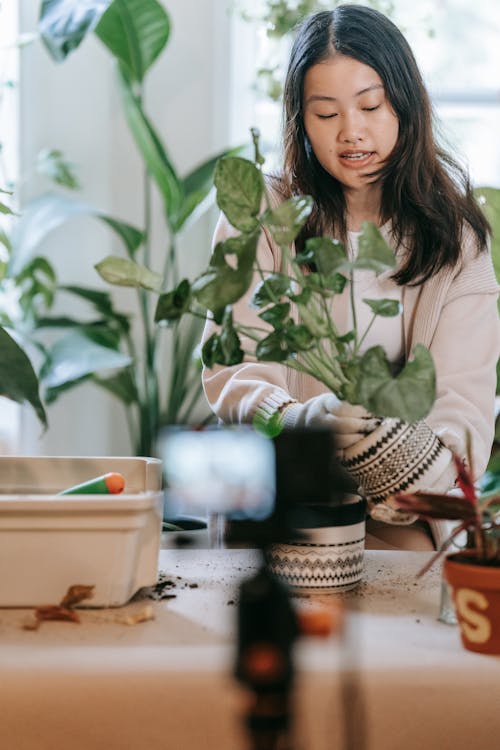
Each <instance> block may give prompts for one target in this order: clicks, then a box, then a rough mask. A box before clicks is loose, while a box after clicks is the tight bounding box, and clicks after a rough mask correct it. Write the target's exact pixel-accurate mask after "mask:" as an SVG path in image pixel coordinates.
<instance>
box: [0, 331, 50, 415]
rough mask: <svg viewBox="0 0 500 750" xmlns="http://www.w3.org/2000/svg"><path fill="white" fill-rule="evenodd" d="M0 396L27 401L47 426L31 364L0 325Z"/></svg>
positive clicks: (21, 401) (19, 401)
mask: <svg viewBox="0 0 500 750" xmlns="http://www.w3.org/2000/svg"><path fill="white" fill-rule="evenodd" d="M0 396H6V397H7V398H10V399H12V400H13V401H17V403H19V404H22V403H24V402H25V401H27V402H28V403H29V404H31V406H32V407H33V409H34V410H35V413H36V415H37V417H38V419H39V420H40V422H41V423H42V424H43V425H44V427H47V416H46V414H45V409H44V408H43V405H42V402H41V401H40V396H39V390H38V379H37V376H36V375H35V371H34V370H33V366H32V364H31V362H30V360H29V359H28V357H27V356H26V353H25V352H24V351H23V350H22V349H21V347H20V346H19V344H18V343H17V342H16V341H14V339H13V338H12V336H10V335H9V334H8V333H7V331H6V330H5V329H4V328H1V327H0Z"/></svg>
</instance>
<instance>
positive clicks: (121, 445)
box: [20, 0, 234, 455]
mask: <svg viewBox="0 0 500 750" xmlns="http://www.w3.org/2000/svg"><path fill="white" fill-rule="evenodd" d="M20 5H21V30H22V31H24V32H27V31H30V30H33V28H34V27H35V25H36V20H37V13H38V7H39V2H35V1H34V0H21V3H20ZM164 5H165V7H166V9H167V11H168V12H169V14H170V16H171V21H172V33H171V38H170V41H169V43H168V46H167V48H166V50H165V51H164V53H163V55H162V56H161V58H160V59H159V60H158V61H157V63H156V64H155V67H154V69H153V70H152V71H151V74H150V76H149V79H148V80H149V83H148V88H147V92H146V108H147V110H148V112H149V114H150V116H151V119H152V120H153V122H154V123H155V126H156V127H157V129H158V130H159V132H160V134H161V136H162V138H163V139H164V142H165V143H166V145H167V148H168V151H169V154H170V156H171V158H172V160H173V161H174V163H175V165H176V166H177V168H178V169H179V171H180V173H181V174H184V173H185V172H186V171H189V169H190V168H192V167H194V166H195V165H196V164H197V163H198V162H199V161H202V160H204V159H205V158H207V157H208V156H209V155H211V154H214V153H216V152H217V151H219V150H221V149H222V148H224V147H226V146H227V145H228V140H229V121H228V116H227V112H228V96H229V91H230V75H231V73H230V68H231V66H230V62H229V61H230V54H229V53H230V34H229V27H230V23H231V19H230V16H229V15H228V13H227V7H228V6H229V5H231V2H230V0H165V1H164ZM21 69H22V72H21V81H22V85H21V139H20V140H21V165H22V169H23V170H24V171H25V172H26V171H28V170H30V169H31V166H32V165H33V163H34V160H35V158H36V154H37V153H38V151H39V150H40V149H41V148H45V147H52V148H60V149H61V150H63V151H64V153H65V154H66V156H67V157H68V158H69V159H70V160H71V161H73V162H75V163H76V164H77V165H78V167H79V174H80V176H81V179H82V182H83V185H84V190H83V193H82V198H83V199H84V200H86V201H88V202H90V203H92V204H94V205H97V206H98V207H100V208H101V209H103V210H105V211H106V212H108V213H110V214H111V215H113V216H117V217H120V218H122V219H124V220H127V221H129V222H131V223H136V224H137V225H139V226H140V225H141V221H142V198H141V182H142V164H141V161H140V159H139V158H138V156H137V154H136V151H135V146H134V144H133V142H132V140H131V137H130V135H129V133H128V131H127V128H126V125H125V124H124V121H123V119H122V114H121V108H120V101H119V96H118V92H117V89H116V87H115V80H114V74H113V66H112V61H111V57H110V55H109V54H108V53H107V51H106V50H105V49H104V48H103V47H102V45H100V43H99V41H98V40H97V39H96V38H94V37H91V38H89V39H87V40H85V42H84V43H83V44H82V46H81V47H80V48H79V49H78V50H77V51H76V52H75V53H73V54H72V55H71V56H70V57H69V58H68V59H67V60H66V61H65V63H63V64H62V65H56V64H55V63H53V62H52V61H51V59H50V58H49V57H48V55H47V53H46V52H45V50H44V49H43V48H42V46H41V44H33V45H31V46H30V47H27V48H26V49H25V50H24V52H23V55H22V64H21ZM233 145H234V144H233ZM41 187H42V185H41V183H40V182H37V181H36V180H31V181H30V182H29V183H26V186H25V188H24V194H23V195H22V198H23V200H26V199H28V198H30V197H32V196H33V195H36V194H37V193H38V192H39V191H40V189H41ZM213 218H214V216H213V214H212V215H211V216H210V217H207V219H206V220H204V221H203V222H201V223H200V225H199V226H197V227H196V228H195V229H194V230H193V231H191V232H189V233H188V234H187V236H186V237H185V239H184V241H183V243H182V245H181V253H182V255H183V256H189V257H190V258H191V261H190V263H188V266H189V265H191V266H193V267H196V266H197V265H198V266H199V265H200V264H201V262H203V259H205V258H206V257H207V254H208V252H209V244H210V235H211V231H212V228H213ZM154 240H155V258H154V261H153V264H152V265H153V266H154V267H156V268H157V269H158V270H159V269H160V268H161V267H162V250H163V247H164V242H165V235H164V232H163V225H162V221H161V218H160V217H159V216H158V217H157V219H156V220H155V228H154ZM112 249H113V246H112V238H111V236H110V233H109V232H108V231H106V230H105V229H104V228H103V227H102V226H101V225H100V224H99V223H97V222H94V221H91V220H86V219H78V220H74V221H73V222H72V223H70V224H68V225H66V226H65V227H63V228H60V229H59V230H57V231H56V232H55V233H54V234H53V235H51V236H50V238H48V240H47V241H46V242H45V244H44V245H43V246H42V247H41V248H40V252H41V254H46V255H47V256H48V257H49V258H50V259H51V260H52V262H53V263H54V264H55V266H56V268H57V271H58V274H59V277H60V279H61V280H62V281H63V282H64V283H78V284H85V285H88V286H95V287H102V288H107V287H105V286H104V284H103V283H102V282H101V281H100V279H99V277H98V276H97V274H96V272H95V271H94V270H93V265H94V264H95V263H96V262H97V261H99V260H100V259H102V258H103V257H104V256H105V255H107V254H108V253H110V252H112ZM132 295H133V292H131V291H128V290H120V293H119V294H118V295H116V298H117V299H118V300H119V303H120V305H121V306H123V307H125V308H126V307H127V306H128V307H130V305H131V300H132ZM66 312H71V311H68V310H66ZM167 366H168V365H167V363H166V367H167ZM48 416H49V423H50V427H49V430H48V432H47V433H46V434H45V435H44V436H42V437H41V436H40V428H39V425H38V424H37V422H36V421H35V419H34V417H33V416H32V414H31V412H29V410H23V431H22V442H21V451H22V452H23V453H25V454H31V453H32V454H46V455H70V454H74V455H85V454H94V455H120V454H123V455H127V454H129V453H130V451H131V446H130V443H129V440H128V434H127V427H126V421H125V417H124V414H123V410H122V407H121V406H120V404H119V403H118V402H115V400H114V399H113V398H111V397H108V396H107V395H106V394H104V393H102V392H101V391H100V390H99V389H97V388H95V387H94V386H91V385H84V386H82V387H79V388H77V389H75V391H73V392H70V393H68V394H67V395H64V396H62V397H61V398H60V400H59V401H58V402H56V404H54V405H53V406H51V407H49V412H48Z"/></svg>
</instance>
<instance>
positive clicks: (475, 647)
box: [443, 550, 500, 654]
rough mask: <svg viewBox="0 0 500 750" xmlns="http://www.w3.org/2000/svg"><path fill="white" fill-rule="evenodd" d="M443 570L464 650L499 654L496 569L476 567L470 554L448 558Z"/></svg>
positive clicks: (499, 599)
mask: <svg viewBox="0 0 500 750" xmlns="http://www.w3.org/2000/svg"><path fill="white" fill-rule="evenodd" d="M443 570H444V575H445V577H446V580H447V581H448V583H449V584H450V586H451V587H452V589H453V601H454V603H455V609H456V612H457V617H458V624H459V626H460V635H461V638H462V643H463V645H464V646H465V648H467V649H469V651H478V652H479V653H482V654H500V566H496V567H495V566H491V565H479V564H478V563H476V562H475V561H474V558H473V552H472V550H471V551H466V552H458V553H456V554H454V555H449V556H448V557H447V558H446V559H445V562H444V568H443Z"/></svg>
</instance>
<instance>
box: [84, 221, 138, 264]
mask: <svg viewBox="0 0 500 750" xmlns="http://www.w3.org/2000/svg"><path fill="white" fill-rule="evenodd" d="M96 215H97V217H98V218H99V219H101V221H103V222H104V223H105V224H107V225H108V226H109V227H111V229H112V230H113V231H114V232H116V234H117V235H118V236H119V237H121V239H122V240H123V243H124V245H125V248H126V250H127V253H128V255H129V257H130V258H133V257H134V255H135V253H136V251H137V250H138V249H139V247H140V246H141V245H142V243H143V242H144V239H145V234H144V232H141V230H140V229H137V228H136V227H133V226H132V225H131V224H127V223H126V222H124V221H119V220H118V219H113V218H112V217H111V216H106V215H105V214H101V213H99V214H96Z"/></svg>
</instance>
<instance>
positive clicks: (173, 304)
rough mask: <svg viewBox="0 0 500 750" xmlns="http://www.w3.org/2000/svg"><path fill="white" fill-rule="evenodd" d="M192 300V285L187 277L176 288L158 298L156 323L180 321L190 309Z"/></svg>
mask: <svg viewBox="0 0 500 750" xmlns="http://www.w3.org/2000/svg"><path fill="white" fill-rule="evenodd" d="M190 302H191V285H190V283H189V281H188V280H187V279H184V280H183V281H181V282H180V284H179V285H178V286H177V288H176V289H174V290H173V291H171V292H167V293H165V294H161V295H160V296H159V298H158V304H157V306H156V312H155V323H160V322H165V323H169V324H172V323H174V322H176V321H178V320H179V319H180V318H182V316H183V315H184V313H185V312H187V311H188V310H189V305H190Z"/></svg>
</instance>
